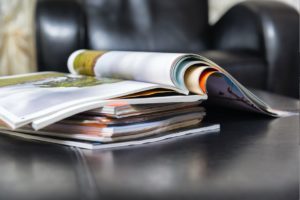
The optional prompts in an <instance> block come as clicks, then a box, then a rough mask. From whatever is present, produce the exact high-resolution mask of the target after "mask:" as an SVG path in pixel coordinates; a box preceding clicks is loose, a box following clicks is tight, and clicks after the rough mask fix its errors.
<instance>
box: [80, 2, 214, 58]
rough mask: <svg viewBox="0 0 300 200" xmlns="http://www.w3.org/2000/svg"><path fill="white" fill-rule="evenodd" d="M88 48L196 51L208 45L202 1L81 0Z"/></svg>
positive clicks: (206, 16)
mask: <svg viewBox="0 0 300 200" xmlns="http://www.w3.org/2000/svg"><path fill="white" fill-rule="evenodd" d="M83 2H84V8H85V9H86V11H85V13H86V15H87V16H86V17H87V19H86V23H87V24H86V34H87V46H86V48H89V49H102V50H137V51H172V52H178V51H199V50H204V49H207V46H208V37H207V36H208V35H207V34H208V30H209V25H208V5H207V1H206V0H185V1H182V0H172V1H163V0H151V1H148V0H85V1H83Z"/></svg>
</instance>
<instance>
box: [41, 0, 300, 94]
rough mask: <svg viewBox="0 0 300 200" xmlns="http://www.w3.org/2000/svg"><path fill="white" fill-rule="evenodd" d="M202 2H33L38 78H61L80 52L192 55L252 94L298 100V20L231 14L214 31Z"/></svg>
mask: <svg viewBox="0 0 300 200" xmlns="http://www.w3.org/2000/svg"><path fill="white" fill-rule="evenodd" d="M208 3H209V2H208V1H207V0H80V1H79V0H78V1H76V0H39V1H38V3H37V8H36V41H37V52H38V66H39V70H41V71H43V70H56V71H66V69H67V68H66V61H67V58H68V56H69V54H70V53H71V52H73V51H74V50H77V49H81V48H87V49H99V50H138V51H169V52H196V53H201V54H203V55H204V56H207V57H209V58H211V59H212V60H214V61H215V62H217V63H218V64H220V65H221V66H223V67H224V68H225V69H227V70H228V71H229V72H231V73H232V75H233V76H235V77H236V78H237V79H238V80H239V81H240V82H241V83H243V84H245V85H247V86H249V87H254V88H259V89H264V90H269V91H272V92H276V93H280V94H284V95H289V96H293V97H298V95H299V57H298V56H299V54H298V52H299V49H298V46H299V38H298V36H299V14H298V12H297V11H296V10H294V9H293V8H291V7H289V6H287V5H285V4H283V3H279V2H272V1H250V2H243V3H240V4H238V5H236V6H234V7H233V8H231V9H230V10H229V11H228V12H227V13H226V14H225V15H224V16H223V17H222V18H221V19H220V20H219V21H218V22H217V23H216V24H215V25H214V26H210V25H209V23H208Z"/></svg>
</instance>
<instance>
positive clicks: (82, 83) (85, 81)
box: [34, 76, 121, 88]
mask: <svg viewBox="0 0 300 200" xmlns="http://www.w3.org/2000/svg"><path fill="white" fill-rule="evenodd" d="M120 81H121V80H119V79H109V78H101V79H100V78H96V77H93V76H64V77H61V78H54V79H51V80H49V81H43V82H42V83H35V84H34V85H35V86H39V87H43V88H57V87H79V88H80V87H89V86H96V85H102V84H108V83H116V82H120Z"/></svg>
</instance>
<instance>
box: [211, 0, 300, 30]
mask: <svg viewBox="0 0 300 200" xmlns="http://www.w3.org/2000/svg"><path fill="white" fill-rule="evenodd" d="M242 1H246V0H209V22H210V24H214V23H215V22H216V21H218V19H219V18H220V17H221V16H222V15H223V14H224V13H225V12H226V11H227V10H228V9H230V8H231V7H232V6H234V5H235V4H237V3H239V2H242ZM247 1H251V0H247ZM256 1H257V0H256ZM261 1H268V0H261ZM273 1H274V0H273ZM277 1H281V2H284V3H287V4H289V5H291V6H292V7H294V8H295V9H297V10H298V12H299V8H300V0H277Z"/></svg>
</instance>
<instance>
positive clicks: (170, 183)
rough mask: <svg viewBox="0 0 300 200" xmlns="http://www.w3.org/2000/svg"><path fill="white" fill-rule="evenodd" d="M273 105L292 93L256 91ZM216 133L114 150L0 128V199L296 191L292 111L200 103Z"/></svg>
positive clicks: (283, 103) (291, 102)
mask: <svg viewBox="0 0 300 200" xmlns="http://www.w3.org/2000/svg"><path fill="white" fill-rule="evenodd" d="M256 93H257V94H258V95H259V96H260V97H262V98H263V99H265V100H266V101H267V102H268V103H270V104H271V105H273V106H275V107H279V108H283V109H290V110H297V108H298V106H299V101H297V100H295V99H291V98H287V97H282V96H278V95H273V94H270V93H266V92H258V91H257V92H256ZM207 113H208V115H207V118H206V119H205V120H206V122H210V123H220V124H221V131H220V132H219V133H209V134H204V135H197V134H196V135H191V136H188V137H185V138H181V139H174V140H169V141H164V142H159V143H156V144H148V145H144V146H136V147H127V148H122V149H113V150H97V151H90V150H82V149H78V148H70V147H65V146H59V145H54V144H46V143H38V142H32V141H26V140H23V139H19V138H14V137H11V136H6V135H1V136H0V173H1V176H0V199H14V200H17V199H52V200H53V199H102V200H103V199H214V200H217V199H231V200H233V199H243V200H248V199H256V200H258V199H263V200H265V199H272V200H276V199H282V200H287V199H289V200H293V199H295V200H296V199H299V180H298V177H299V173H298V172H299V117H298V116H293V117H287V118H277V119H276V118H270V117H266V116H261V115H256V114H249V113H246V112H238V111H232V110H226V109H223V108H212V107H208V108H207Z"/></svg>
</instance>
